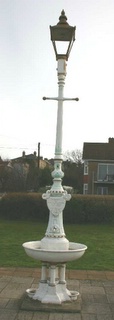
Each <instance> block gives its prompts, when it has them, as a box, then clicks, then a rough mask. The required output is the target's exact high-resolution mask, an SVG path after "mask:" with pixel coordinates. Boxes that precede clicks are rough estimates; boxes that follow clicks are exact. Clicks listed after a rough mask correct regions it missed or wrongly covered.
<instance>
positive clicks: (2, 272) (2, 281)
mask: <svg viewBox="0 0 114 320" xmlns="http://www.w3.org/2000/svg"><path fill="white" fill-rule="evenodd" d="M39 279H40V269H36V268H35V269H34V268H0V320H9V319H10V320H114V272H110V271H105V272H104V271H103V272H102V271H100V272H98V271H86V270H85V271H84V270H78V271H77V270H67V273H66V280H67V288H68V289H69V290H77V291H79V293H80V295H79V297H78V299H77V300H76V301H75V302H72V303H70V304H69V303H63V304H62V305H47V304H41V303H40V302H38V301H34V300H32V299H30V298H29V297H28V296H27V295H26V293H25V292H26V289H28V288H30V287H31V288H34V287H35V288H36V287H38V283H39Z"/></svg>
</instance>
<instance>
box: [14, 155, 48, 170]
mask: <svg viewBox="0 0 114 320" xmlns="http://www.w3.org/2000/svg"><path fill="white" fill-rule="evenodd" d="M31 160H32V161H33V162H34V164H35V167H39V168H40V169H44V168H45V167H48V168H49V167H51V164H50V162H49V161H48V160H47V159H43V157H40V156H39V157H38V156H37V154H36V151H34V153H31V154H27V155H26V153H25V151H23V152H22V156H21V157H18V158H15V159H12V160H11V164H12V165H14V164H17V163H18V164H21V165H22V164H23V165H24V166H25V167H26V165H27V164H28V170H29V164H30V162H31Z"/></svg>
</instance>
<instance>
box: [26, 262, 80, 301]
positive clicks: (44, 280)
mask: <svg viewBox="0 0 114 320" xmlns="http://www.w3.org/2000/svg"><path fill="white" fill-rule="evenodd" d="M65 268H66V264H57V265H55V264H44V263H43V264H42V272H41V280H40V283H39V287H38V289H36V290H34V289H28V290H27V291H26V292H27V294H28V296H29V297H30V298H32V299H33V300H39V301H41V302H42V303H54V304H61V303H62V302H64V301H69V302H70V301H71V300H72V299H73V300H74V299H75V300H76V299H77V296H78V295H79V293H78V292H77V291H72V292H70V291H69V290H68V289H67V287H66V280H65Z"/></svg>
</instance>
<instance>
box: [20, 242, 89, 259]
mask: <svg viewBox="0 0 114 320" xmlns="http://www.w3.org/2000/svg"><path fill="white" fill-rule="evenodd" d="M23 247H24V249H25V252H26V253H27V255H28V256H29V257H31V258H33V259H36V260H40V261H42V262H51V263H55V262H56V263H65V262H68V261H73V260H77V259H79V258H80V257H82V255H83V254H84V252H85V250H86V249H87V246H85V245H84V244H81V243H75V242H69V250H56V251H54V250H45V249H41V241H29V242H25V243H23Z"/></svg>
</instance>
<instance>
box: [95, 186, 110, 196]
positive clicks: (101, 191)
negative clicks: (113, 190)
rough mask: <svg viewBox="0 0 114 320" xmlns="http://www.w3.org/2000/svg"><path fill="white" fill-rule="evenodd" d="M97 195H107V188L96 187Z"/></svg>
mask: <svg viewBox="0 0 114 320" xmlns="http://www.w3.org/2000/svg"><path fill="white" fill-rule="evenodd" d="M97 194H99V195H100V194H102V195H107V194H108V188H107V187H98V188H97Z"/></svg>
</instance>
